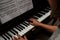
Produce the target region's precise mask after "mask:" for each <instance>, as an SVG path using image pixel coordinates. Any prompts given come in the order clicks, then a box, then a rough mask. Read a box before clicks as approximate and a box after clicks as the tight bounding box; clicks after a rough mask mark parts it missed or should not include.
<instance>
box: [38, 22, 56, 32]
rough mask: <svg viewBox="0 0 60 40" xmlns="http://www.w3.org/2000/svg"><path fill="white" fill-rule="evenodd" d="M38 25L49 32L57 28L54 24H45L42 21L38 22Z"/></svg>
mask: <svg viewBox="0 0 60 40" xmlns="http://www.w3.org/2000/svg"><path fill="white" fill-rule="evenodd" d="M39 26H41V27H43V28H45V29H47V30H48V31H50V32H54V31H55V30H56V29H57V27H56V26H52V25H47V24H43V23H40V24H39Z"/></svg>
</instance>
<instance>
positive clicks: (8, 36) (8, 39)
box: [0, 7, 51, 40]
mask: <svg viewBox="0 0 60 40" xmlns="http://www.w3.org/2000/svg"><path fill="white" fill-rule="evenodd" d="M50 13H51V9H50V8H49V7H47V8H46V9H44V10H43V11H41V12H40V13H37V14H35V15H33V17H34V18H36V19H37V20H38V21H39V22H41V21H43V20H44V19H46V18H47V17H48V16H50ZM32 28H34V26H32V25H30V24H29V22H28V21H24V22H23V23H21V24H19V25H17V26H16V27H14V28H13V29H11V30H9V31H8V32H7V33H4V34H2V35H1V36H0V40H12V36H14V35H16V34H17V32H18V33H19V34H20V36H23V35H24V34H25V33H27V32H28V31H30V30H31V29H32Z"/></svg>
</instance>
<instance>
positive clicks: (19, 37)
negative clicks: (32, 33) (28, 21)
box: [12, 34, 27, 40]
mask: <svg viewBox="0 0 60 40" xmlns="http://www.w3.org/2000/svg"><path fill="white" fill-rule="evenodd" d="M16 36H17V37H15V36H14V37H13V38H12V40H27V38H26V36H24V37H21V36H20V35H19V34H18V35H16Z"/></svg>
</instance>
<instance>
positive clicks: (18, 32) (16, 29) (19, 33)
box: [13, 28, 23, 36]
mask: <svg viewBox="0 0 60 40" xmlns="http://www.w3.org/2000/svg"><path fill="white" fill-rule="evenodd" d="M13 29H14V30H16V31H17V32H18V33H19V34H20V36H22V35H23V33H22V32H21V31H19V30H17V29H16V28H13Z"/></svg>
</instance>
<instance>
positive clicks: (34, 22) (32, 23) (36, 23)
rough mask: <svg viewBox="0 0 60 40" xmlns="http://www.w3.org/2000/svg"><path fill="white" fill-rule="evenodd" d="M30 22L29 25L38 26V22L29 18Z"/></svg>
mask: <svg viewBox="0 0 60 40" xmlns="http://www.w3.org/2000/svg"><path fill="white" fill-rule="evenodd" d="M30 21H31V22H30V24H31V25H34V26H40V22H38V21H37V20H36V19H34V18H31V19H30Z"/></svg>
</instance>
